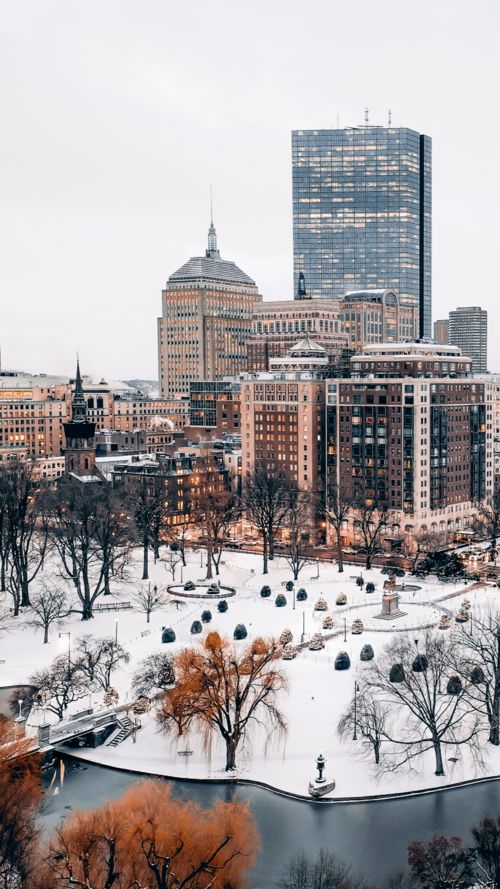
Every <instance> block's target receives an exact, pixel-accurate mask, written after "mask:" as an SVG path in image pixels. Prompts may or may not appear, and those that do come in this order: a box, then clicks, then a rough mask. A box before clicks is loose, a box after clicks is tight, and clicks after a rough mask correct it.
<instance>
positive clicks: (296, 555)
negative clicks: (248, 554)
mask: <svg viewBox="0 0 500 889" xmlns="http://www.w3.org/2000/svg"><path fill="white" fill-rule="evenodd" d="M313 503H314V501H313V497H312V495H311V494H310V493H309V492H308V491H298V492H296V494H294V495H292V496H291V498H290V506H289V508H288V514H287V517H286V531H287V540H286V543H285V552H284V556H285V559H286V561H287V562H288V564H289V566H290V568H291V570H292V572H293V579H294V580H297V578H298V576H299V574H300V571H301V570H302V568H304V566H305V565H310V564H311V562H312V559H311V557H310V556H309V555H308V553H309V548H310V544H309V543H308V542H307V541H306V540H304V531H305V529H306V528H307V526H308V524H309V525H311V518H312V517H311V508H312V506H313Z"/></svg>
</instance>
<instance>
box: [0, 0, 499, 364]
mask: <svg viewBox="0 0 500 889" xmlns="http://www.w3.org/2000/svg"><path fill="white" fill-rule="evenodd" d="M395 9H396V7H395V5H394V3H388V2H385V3H384V2H383V3H381V4H380V5H379V7H377V9H367V10H365V13H364V16H363V20H362V21H361V22H360V21H359V20H358V18H357V16H356V12H355V10H348V9H344V8H341V9H338V10H334V9H331V8H329V7H327V6H326V5H325V4H322V3H317V4H315V10H316V11H317V12H318V13H321V16H322V21H323V25H324V27H322V28H321V29H320V31H318V29H317V28H315V27H313V22H314V21H315V20H316V19H315V17H314V15H312V14H311V16H310V17H309V18H308V19H304V16H303V9H302V6H301V5H300V4H298V3H291V4H287V7H286V13H287V14H286V15H285V14H284V11H285V8H284V6H283V5H282V4H277V5H276V6H275V7H273V9H272V10H271V11H269V9H268V8H266V7H265V5H264V4H263V3H257V4H256V5H254V7H253V8H252V11H251V13H250V10H244V9H237V8H233V7H231V5H230V4H228V3H220V2H219V3H216V12H215V14H214V10H213V9H205V8H202V7H200V9H199V10H198V11H197V21H198V24H199V28H198V29H196V32H195V31H193V29H191V28H189V27H188V24H189V22H188V20H189V19H190V14H189V11H187V10H176V11H175V13H171V12H170V11H167V10H166V9H165V8H164V7H163V5H162V4H160V3H157V2H152V3H151V5H150V7H149V10H150V15H149V17H144V16H142V15H141V13H140V11H138V10H136V9H134V7H133V6H132V5H130V4H126V5H125V6H123V5H121V6H120V7H118V5H116V4H111V5H109V6H106V8H105V9H102V8H100V7H98V6H97V4H95V3H92V2H91V3H89V4H86V6H85V8H79V9H68V8H66V7H64V6H63V5H62V4H61V3H60V2H57V0H54V2H50V3H49V4H48V5H46V4H44V9H43V10H41V9H40V7H39V6H37V4H35V3H34V2H32V3H29V2H28V4H27V5H24V6H23V9H22V10H21V9H20V8H19V7H11V8H10V9H9V11H8V14H7V13H4V14H3V16H2V19H1V21H0V41H1V46H2V53H1V61H0V66H1V68H0V71H1V73H2V74H3V80H4V82H9V84H11V87H10V90H9V92H8V94H6V97H5V105H4V131H5V133H6V139H5V140H4V143H3V145H2V149H1V151H2V165H1V172H0V179H1V182H0V185H1V187H2V195H3V202H2V213H1V217H0V220H1V221H0V234H1V236H2V243H3V246H4V260H3V263H2V270H1V277H0V287H1V293H2V300H1V306H2V310H1V312H0V340H1V344H2V359H3V365H4V366H6V367H15V368H26V369H28V370H33V371H35V370H37V369H43V370H46V371H47V372H50V371H53V372H59V373H61V372H62V373H67V374H68V375H71V374H72V371H73V367H74V361H75V353H76V352H77V351H78V350H80V352H81V354H82V358H83V357H84V359H85V366H86V367H87V368H88V370H89V372H91V373H95V374H104V375H105V376H107V377H114V378H117V377H125V378H130V377H143V378H155V377H156V361H155V352H156V349H155V336H156V330H155V319H156V317H157V316H158V313H159V307H160V302H161V290H162V288H163V287H164V285H165V282H166V280H167V278H168V276H169V275H170V274H171V272H172V271H173V270H174V269H175V268H178V267H179V265H180V264H181V263H182V262H183V261H185V257H186V256H190V255H193V254H196V253H198V252H199V251H200V250H201V249H203V245H204V243H205V232H206V226H207V223H208V221H209V185H210V183H213V186H214V211H215V222H216V225H217V229H218V232H219V235H220V238H221V241H222V243H223V244H224V251H223V256H227V257H228V258H231V259H232V260H234V261H235V262H236V263H237V264H238V265H240V266H241V267H242V268H244V269H245V270H247V271H248V274H249V275H250V276H251V277H252V278H253V279H254V280H255V281H256V283H257V286H258V287H259V291H260V292H261V293H262V295H263V298H264V300H266V301H267V300H275V299H290V298H292V296H293V283H292V272H293V266H292V213H291V194H292V187H291V165H290V155H289V144H290V133H291V131H292V130H293V129H297V128H304V129H305V128H328V127H335V126H336V123H337V115H339V118H338V119H339V123H340V125H341V126H347V125H359V124H362V123H363V117H364V108H365V107H366V106H368V108H369V109H370V111H369V119H370V123H373V124H381V125H386V123H387V113H388V109H389V108H392V122H393V125H394V126H408V127H412V128H415V129H417V130H418V131H420V132H425V133H428V134H429V135H430V136H431V137H432V139H433V155H434V156H433V167H434V194H433V198H434V206H433V223H434V232H433V248H434V249H433V254H434V266H433V304H434V305H433V309H434V318H439V317H445V316H446V315H447V313H448V311H449V310H450V309H451V308H454V307H455V306H457V305H461V304H462V305H468V304H470V302H471V299H470V289H471V288H472V287H474V288H475V294H476V295H475V297H474V302H477V303H479V304H480V305H482V306H483V307H484V308H485V309H487V310H488V311H489V314H490V326H491V329H492V330H494V329H495V328H496V326H497V325H498V322H499V321H500V313H499V312H498V310H497V309H496V307H495V305H494V302H493V297H492V296H489V294H490V293H491V285H490V273H489V270H488V268H487V263H484V261H482V257H483V256H486V257H488V256H491V255H494V250H495V226H494V223H495V215H494V210H493V208H494V206H495V204H496V203H497V196H496V191H495V190H496V189H497V187H498V186H497V183H496V182H495V181H492V177H491V175H490V170H491V169H493V168H494V163H495V157H494V146H495V144H496V132H497V129H498V123H497V121H496V120H495V119H490V118H491V115H490V109H491V108H492V107H493V95H494V94H493V86H492V84H493V83H494V81H495V77H494V65H495V62H494V59H495V53H494V43H493V39H494V38H493V35H494V33H495V28H494V27H493V24H494V18H495V16H497V15H498V11H497V10H496V9H495V8H494V7H493V5H492V4H491V3H487V2H480V3H479V7H478V8H477V7H476V8H475V10H474V13H472V11H470V10H469V9H468V7H466V5H465V3H459V4H454V5H453V7H452V6H451V4H449V3H443V4H441V5H440V7H439V9H435V8H433V6H432V4H430V3H428V2H426V3H424V4H423V5H422V6H421V7H420V9H419V16H418V17H417V18H416V19H412V37H413V39H412V41H411V44H408V42H407V41H401V40H400V36H401V33H402V22H401V19H400V17H399V16H395V15H393V13H394V10H395ZM97 11H99V19H98V21H99V27H98V28H96V27H95V23H96V18H95V14H96V12H97ZM481 12H483V13H484V14H488V15H489V16H490V22H491V24H492V27H491V28H489V29H487V30H486V31H485V30H484V28H483V24H482V23H483V16H482V15H481ZM451 13H452V14H451ZM221 22H223V25H222V26H221ZM55 23H56V24H57V28H56V27H54V25H55ZM339 24H340V25H342V28H343V30H344V31H345V32H348V31H349V29H353V28H354V27H355V28H356V34H357V60H358V61H357V65H356V68H355V70H353V67H352V65H351V64H350V63H349V62H350V49H349V46H348V44H347V43H346V44H345V45H342V44H339V46H335V52H333V53H332V50H331V40H330V35H331V33H332V30H335V31H336V32H338V27H339ZM186 33H189V34H190V44H189V52H187V51H186V50H187V46H186V43H185V34H186ZM167 35H168V39H169V52H168V53H165V39H166V37H167ZM490 44H491V45H490ZM313 46H314V58H315V62H314V65H304V64H301V61H300V60H301V59H302V60H303V59H304V58H305V54H306V53H307V52H310V51H311V48H312V47H313ZM377 46H378V47H379V48H380V49H381V50H383V48H384V47H389V46H390V61H391V64H385V65H382V64H380V65H374V64H373V59H374V58H375V55H376V54H375V55H374V48H375V47H377ZM475 46H478V47H479V46H480V47H481V52H480V53H479V51H478V50H475V49H474V47H475ZM327 50H328V52H327ZM257 53H258V63H257ZM193 57H196V63H195V65H193V64H192V58H193ZM387 58H389V56H387V55H386V59H387ZM464 58H467V59H468V60H469V62H470V64H468V65H464V63H463V60H464ZM249 71H251V72H252V75H251V76H250V77H249V76H248V72H249ZM396 71H397V76H396V75H395V72H396ZM443 71H446V78H445V77H442V76H441V75H442V72H443ZM368 73H369V79H368V77H367V75H368ZM450 84H452V85H453V88H452V89H450ZM490 84H491V86H490ZM20 109H22V114H20V113H19V112H20ZM465 114H467V120H465ZM485 121H487V134H488V138H487V139H483V138H482V134H483V132H485V126H486V124H485ZM462 130H463V131H464V135H463V138H458V134H459V133H460V132H461V131H462ZM465 133H467V134H468V137H467V138H466V136H465ZM474 133H475V136H474V135H473V134H474ZM474 145H476V154H478V156H479V148H478V147H477V146H479V145H480V146H481V149H480V157H481V163H477V164H475V165H474V174H473V175H472V173H471V169H472V168H471V165H470V151H471V150H472V149H473V147H474ZM485 194H488V195H489V201H488V203H487V204H485V202H484V196H485ZM490 208H491V209H490ZM457 257H460V261H459V262H458V261H457ZM483 294H486V296H485V297H484V298H483ZM75 313H76V314H77V317H78V324H77V325H75V323H74V316H75ZM27 317H29V319H30V323H29V324H26V318H27ZM20 330H22V331H23V336H22V338H20V337H19V331H20ZM494 353H495V350H494V349H492V348H490V354H491V355H494ZM497 369H498V368H496V367H495V366H494V365H492V367H491V370H493V371H495V370H497Z"/></svg>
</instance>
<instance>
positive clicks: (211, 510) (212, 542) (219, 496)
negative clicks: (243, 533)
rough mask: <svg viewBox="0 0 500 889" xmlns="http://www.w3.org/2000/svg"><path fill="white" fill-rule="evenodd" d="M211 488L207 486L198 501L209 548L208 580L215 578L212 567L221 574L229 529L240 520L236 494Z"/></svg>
mask: <svg viewBox="0 0 500 889" xmlns="http://www.w3.org/2000/svg"><path fill="white" fill-rule="evenodd" d="M211 487H213V486H212V485H206V486H205V488H204V490H203V491H201V492H200V495H199V497H198V499H197V501H196V514H197V516H198V521H199V524H200V526H201V527H202V528H203V531H204V535H205V541H206V547H207V574H206V576H207V579H211V578H212V577H213V573H212V566H213V567H214V568H215V573H216V574H218V573H219V565H220V561H221V558H222V551H223V549H224V544H225V542H226V540H227V536H228V534H229V529H230V528H231V526H232V525H234V523H235V522H236V521H237V519H238V508H237V507H238V503H237V500H236V498H235V496H234V494H232V493H231V491H229V490H227V489H224V490H222V491H217V490H210V488H211Z"/></svg>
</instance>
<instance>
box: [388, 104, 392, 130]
mask: <svg viewBox="0 0 500 889" xmlns="http://www.w3.org/2000/svg"><path fill="white" fill-rule="evenodd" d="M391 125H392V111H391V109H390V108H389V111H388V112H387V126H388V127H390V126H391Z"/></svg>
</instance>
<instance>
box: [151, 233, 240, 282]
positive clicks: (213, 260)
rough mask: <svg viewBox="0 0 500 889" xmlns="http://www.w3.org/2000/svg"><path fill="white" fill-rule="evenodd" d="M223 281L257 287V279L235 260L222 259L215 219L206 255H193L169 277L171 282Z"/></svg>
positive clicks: (209, 235) (209, 234)
mask: <svg viewBox="0 0 500 889" xmlns="http://www.w3.org/2000/svg"><path fill="white" fill-rule="evenodd" d="M203 279H207V280H209V281H223V282H224V283H225V284H243V285H246V286H250V287H256V284H255V281H254V280H253V278H251V277H250V276H249V275H247V274H245V272H243V271H242V270H241V269H240V268H238V266H237V265H236V263H234V262H230V261H229V260H227V259H222V258H221V255H220V253H219V250H218V247H217V232H216V230H215V226H214V222H213V219H211V220H210V227H209V229H208V245H207V249H206V251H205V256H192V257H191V259H188V261H187V262H185V263H184V265H181V267H180V268H179V269H177V271H176V272H174V273H173V275H170V278H169V279H168V283H169V284H180V283H184V282H186V281H199V280H203Z"/></svg>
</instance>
